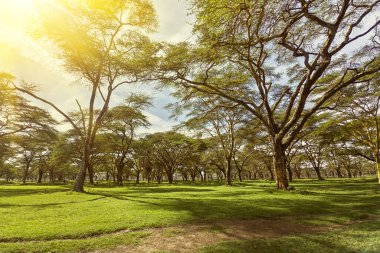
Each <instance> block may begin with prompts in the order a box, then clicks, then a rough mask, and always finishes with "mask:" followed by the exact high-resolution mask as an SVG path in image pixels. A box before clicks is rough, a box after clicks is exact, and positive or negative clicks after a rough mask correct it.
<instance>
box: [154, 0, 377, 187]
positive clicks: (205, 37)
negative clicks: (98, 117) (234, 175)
mask: <svg viewBox="0 0 380 253" xmlns="http://www.w3.org/2000/svg"><path fill="white" fill-rule="evenodd" d="M379 5H380V1H378V0H376V1H375V0H372V1H367V0H362V1H352V0H343V1H336V0H335V1H322V0H313V1H307V0H285V1H276V0H250V1H229V0H221V1H213V0H197V1H191V6H192V12H193V14H194V15H195V16H196V23H195V25H194V33H195V35H196V37H197V38H198V39H197V41H196V42H195V43H193V44H191V43H189V42H183V43H179V44H176V45H167V46H166V48H165V49H164V51H165V55H164V56H163V57H162V61H161V64H160V71H161V72H160V77H161V78H162V80H163V82H165V83H168V84H172V85H173V84H174V85H175V87H176V88H178V89H179V90H181V91H180V92H181V93H182V94H184V96H189V95H191V94H193V96H196V95H197V94H199V93H205V94H211V95H215V96H219V97H223V98H225V99H228V100H230V101H231V102H233V103H235V104H236V105H238V106H241V107H242V108H244V109H245V110H247V112H249V113H251V114H252V115H253V116H255V117H256V118H257V119H258V120H260V121H261V123H262V124H263V126H265V128H266V131H267V132H268V134H269V135H270V137H271V144H272V149H273V164H274V169H275V172H276V178H277V188H278V189H287V188H288V185H289V184H288V178H287V174H286V167H287V166H286V164H287V162H286V154H285V153H286V149H287V148H288V147H289V146H290V145H291V143H293V141H294V139H295V138H297V135H298V133H299V132H300V131H301V130H302V128H303V127H304V125H305V123H306V122H307V121H308V120H309V119H310V117H311V116H312V115H314V114H315V113H317V112H319V111H321V110H323V109H326V107H325V105H326V102H328V101H329V100H330V99H331V97H332V96H334V94H336V93H337V92H338V91H340V90H342V89H343V88H345V87H353V86H355V84H357V83H358V82H362V81H363V80H365V79H368V78H371V75H372V74H374V73H376V72H378V71H379V70H380V64H379V61H380V59H379V57H378V55H379V43H378V41H377V37H376V36H377V35H378V34H377V33H378V31H379V29H377V28H378V26H379V23H380V21H378V20H377V21H375V22H373V23H370V24H367V20H368V17H370V16H371V15H373V14H374V13H375V12H376V11H377V10H378V8H379ZM354 43H355V44H354ZM357 45H361V47H359V46H357ZM348 48H350V49H351V50H353V49H355V51H354V52H352V53H351V52H350V54H351V55H350V57H349V58H348V57H346V55H345V53H347V50H348Z"/></svg>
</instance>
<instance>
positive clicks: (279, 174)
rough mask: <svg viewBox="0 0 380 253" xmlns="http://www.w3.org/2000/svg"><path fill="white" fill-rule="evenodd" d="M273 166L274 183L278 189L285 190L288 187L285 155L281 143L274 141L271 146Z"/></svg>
mask: <svg viewBox="0 0 380 253" xmlns="http://www.w3.org/2000/svg"><path fill="white" fill-rule="evenodd" d="M273 151H274V152H273V167H274V170H275V172H276V183H277V189H278V190H287V189H288V187H289V182H288V177H287V173H286V167H287V162H286V155H285V149H284V147H283V145H282V144H281V143H276V142H275V143H274V148H273Z"/></svg>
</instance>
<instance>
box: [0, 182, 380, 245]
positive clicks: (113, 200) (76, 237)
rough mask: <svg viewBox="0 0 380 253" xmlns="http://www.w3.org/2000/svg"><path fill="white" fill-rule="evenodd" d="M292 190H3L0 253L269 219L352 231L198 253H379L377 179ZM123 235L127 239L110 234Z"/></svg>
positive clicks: (239, 186)
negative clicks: (167, 229) (164, 229)
mask: <svg viewBox="0 0 380 253" xmlns="http://www.w3.org/2000/svg"><path fill="white" fill-rule="evenodd" d="M292 185H293V186H294V187H295V189H296V190H294V191H289V192H283V191H276V190H274V187H275V186H274V183H273V182H268V181H251V182H244V183H235V184H234V186H224V185H221V184H218V183H204V184H200V183H197V184H190V183H177V184H174V185H168V184H161V185H157V184H144V183H142V184H140V185H134V184H127V185H126V186H123V187H113V186H112V185H106V184H102V185H98V186H91V187H87V188H86V191H87V193H86V194H80V193H74V192H71V191H70V186H68V185H17V184H8V185H0V217H1V223H0V252H77V251H91V250H97V249H108V248H109V249H110V248H114V247H116V246H119V245H136V244H139V243H140V244H141V243H143V241H144V238H145V237H146V236H148V232H147V231H146V230H144V229H146V228H152V227H168V226H177V225H179V224H190V223H191V224H201V223H208V222H212V221H219V220H252V219H262V218H271V217H276V218H278V217H289V219H291V220H293V221H294V222H297V223H302V224H313V225H321V226H330V225H334V224H350V222H351V223H352V225H349V226H345V227H344V229H343V228H340V229H338V231H335V232H325V233H318V234H306V235H302V236H293V237H289V238H288V237H281V238H272V239H260V240H244V241H231V242H223V243H218V244H215V245H205V246H206V247H205V248H203V249H200V251H201V252H252V249H260V250H258V252H279V249H284V250H285V249H287V248H288V249H289V250H287V251H290V252H292V251H293V252H305V250H307V249H308V248H309V251H314V252H326V249H330V250H331V252H342V250H343V249H344V251H347V250H349V249H351V250H352V251H353V252H355V251H363V252H365V251H367V252H375V251H376V250H378V249H380V241H379V239H378V238H380V233H379V231H380V219H379V217H380V186H379V185H378V183H377V182H376V180H375V179H372V178H362V179H339V180H337V179H331V180H325V181H313V180H299V181H296V182H294V183H293V184H292ZM355 221H361V222H360V223H359V222H356V223H355ZM126 229H128V230H131V231H132V232H128V233H125V232H124V233H115V232H117V231H122V230H126ZM318 245H320V246H318ZM328 245H330V246H328ZM285 251H286V250H285Z"/></svg>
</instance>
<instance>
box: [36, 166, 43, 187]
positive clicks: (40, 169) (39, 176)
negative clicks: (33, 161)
mask: <svg viewBox="0 0 380 253" xmlns="http://www.w3.org/2000/svg"><path fill="white" fill-rule="evenodd" d="M43 174H44V172H43V170H42V168H39V169H38V180H37V183H38V184H40V183H41V182H42V176H43Z"/></svg>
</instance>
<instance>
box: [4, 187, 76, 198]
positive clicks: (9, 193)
mask: <svg viewBox="0 0 380 253" xmlns="http://www.w3.org/2000/svg"><path fill="white" fill-rule="evenodd" d="M21 187H22V186H19V187H18V188H15V189H4V188H0V197H19V196H31V195H35V194H52V193H56V192H67V191H69V190H70V188H69V187H65V186H60V188H53V189H49V188H41V189H37V188H36V189H31V188H25V189H22V188H21Z"/></svg>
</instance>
